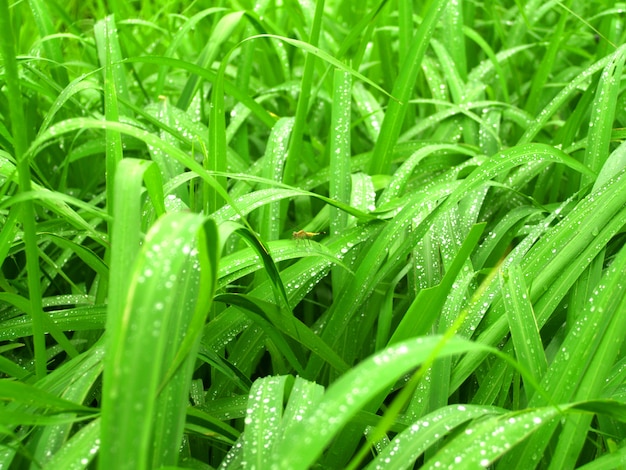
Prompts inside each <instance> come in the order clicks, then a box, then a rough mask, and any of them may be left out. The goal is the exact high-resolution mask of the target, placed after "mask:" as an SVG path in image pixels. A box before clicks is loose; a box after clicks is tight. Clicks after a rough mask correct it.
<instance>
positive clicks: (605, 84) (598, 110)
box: [580, 48, 626, 188]
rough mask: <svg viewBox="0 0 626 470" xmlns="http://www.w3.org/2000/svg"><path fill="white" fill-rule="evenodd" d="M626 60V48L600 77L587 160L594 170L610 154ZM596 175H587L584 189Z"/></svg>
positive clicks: (594, 104) (592, 115)
mask: <svg viewBox="0 0 626 470" xmlns="http://www.w3.org/2000/svg"><path fill="white" fill-rule="evenodd" d="M625 59H626V49H624V48H621V49H619V50H618V51H617V52H616V53H615V55H613V57H612V60H611V61H610V62H609V63H608V64H607V65H606V67H605V68H604V70H603V71H602V74H601V76H600V83H598V88H597V90H596V96H595V99H594V101H593V105H592V107H591V117H590V118H589V119H590V120H589V134H588V136H587V148H586V150H585V157H584V159H583V162H584V163H585V165H586V166H587V167H589V168H590V169H591V170H592V171H594V172H596V173H597V172H598V171H600V169H601V168H602V167H603V166H604V163H605V161H606V158H607V155H608V153H609V144H610V140H611V131H612V130H613V121H614V118H615V104H616V103H617V96H618V93H619V90H620V83H621V78H622V70H623V69H624V60H625ZM594 180H595V178H591V177H589V176H586V177H583V178H582V179H581V181H580V185H581V188H584V187H585V186H587V185H589V184H592V183H593V182H594Z"/></svg>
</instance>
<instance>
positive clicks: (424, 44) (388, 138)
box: [369, 0, 447, 174]
mask: <svg viewBox="0 0 626 470" xmlns="http://www.w3.org/2000/svg"><path fill="white" fill-rule="evenodd" d="M446 6H447V2H445V1H443V0H434V1H433V2H432V3H430V4H429V5H428V9H427V11H426V15H425V16H424V19H423V20H422V23H421V24H420V26H419V28H418V29H417V31H416V33H415V35H414V36H413V39H412V41H411V46H410V47H409V51H408V55H407V56H406V57H404V58H402V65H401V67H400V73H399V75H398V79H397V80H396V82H395V83H394V87H393V91H392V93H391V94H392V95H393V96H394V97H396V98H397V99H398V101H395V100H392V101H390V102H389V106H388V108H387V112H386V113H385V119H384V120H383V123H382V126H381V129H380V136H379V138H378V140H377V141H376V145H375V146H374V153H373V154H372V159H371V161H370V167H369V173H370V174H379V173H387V172H388V171H389V167H390V164H391V155H392V152H393V148H394V146H395V145H396V141H397V139H398V136H399V135H400V131H401V129H402V121H403V119H404V115H405V113H406V107H407V103H408V100H409V99H410V97H411V91H412V90H413V86H414V84H415V80H416V79H417V75H418V72H419V70H420V66H421V62H422V58H423V57H424V54H425V53H426V49H427V48H428V44H429V43H430V38H431V36H432V35H433V32H434V30H435V27H436V26H437V22H438V21H439V18H440V17H441V15H442V14H443V11H444V10H445V9H446Z"/></svg>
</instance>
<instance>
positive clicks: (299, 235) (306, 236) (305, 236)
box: [292, 230, 325, 240]
mask: <svg viewBox="0 0 626 470" xmlns="http://www.w3.org/2000/svg"><path fill="white" fill-rule="evenodd" d="M324 233H325V232H307V231H305V230H298V231H297V232H293V233H292V236H293V239H294V240H310V239H311V238H313V237H316V236H318V235H323V234H324Z"/></svg>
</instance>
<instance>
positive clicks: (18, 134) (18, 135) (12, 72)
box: [0, 0, 47, 379]
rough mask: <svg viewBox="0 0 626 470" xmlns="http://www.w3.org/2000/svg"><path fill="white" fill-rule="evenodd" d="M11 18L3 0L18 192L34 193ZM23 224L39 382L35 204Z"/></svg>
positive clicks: (2, 38)
mask: <svg viewBox="0 0 626 470" xmlns="http://www.w3.org/2000/svg"><path fill="white" fill-rule="evenodd" d="M12 17H13V16H12V15H11V13H10V11H9V2H8V1H6V0H3V1H2V2H1V3H0V31H2V33H0V51H1V53H2V56H3V58H4V74H5V78H4V80H5V83H6V87H7V100H8V104H9V112H10V119H11V128H12V129H11V130H12V136H13V151H14V157H15V160H16V162H17V173H18V178H19V190H20V192H22V193H25V192H28V191H30V189H31V173H30V165H29V160H28V157H27V155H26V148H27V146H28V144H27V142H28V137H27V133H26V129H27V125H26V117H25V114H24V104H23V102H22V91H21V89H20V79H19V75H18V68H17V56H16V50H15V36H14V33H13V25H12V24H11V19H12ZM20 208H21V220H22V224H23V225H24V243H25V245H26V264H27V268H28V269H27V271H28V293H29V297H30V302H31V315H32V317H33V323H32V326H33V337H34V342H35V344H34V349H35V367H36V372H37V377H38V378H40V379H41V378H43V377H44V376H45V375H46V369H47V367H46V340H45V336H44V335H45V330H44V322H45V320H44V317H45V313H44V312H43V307H42V305H41V297H42V292H41V286H40V284H39V275H40V270H39V255H38V253H37V240H36V231H35V230H36V229H35V210H34V206H33V203H32V201H28V200H27V201H25V202H23V203H22V204H21V205H20Z"/></svg>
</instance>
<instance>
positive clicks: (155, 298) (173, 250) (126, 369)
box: [100, 213, 215, 468]
mask: <svg viewBox="0 0 626 470" xmlns="http://www.w3.org/2000/svg"><path fill="white" fill-rule="evenodd" d="M203 224H204V220H203V219H202V218H201V217H199V216H197V215H192V214H185V213H173V214H168V215H166V216H164V217H162V218H161V219H159V221H157V223H156V224H155V225H154V226H153V227H152V229H151V230H150V232H149V233H148V235H147V236H146V240H145V242H144V244H143V246H142V249H141V251H140V253H139V254H138V255H137V258H136V262H135V263H134V266H133V268H132V270H130V271H129V273H130V285H129V289H128V295H127V297H126V303H125V305H123V307H122V309H121V311H119V312H111V313H114V314H115V315H112V316H113V321H116V322H117V324H115V323H113V321H112V322H111V323H112V324H111V327H110V328H109V329H108V334H109V337H108V342H107V357H106V361H105V372H104V391H103V397H104V399H103V405H102V449H101V452H100V463H101V465H102V466H104V467H107V468H113V467H114V468H152V467H153V466H160V465H162V464H171V463H172V462H175V461H176V460H177V455H176V451H175V450H174V449H177V448H178V445H179V442H180V439H181V437H182V423H181V421H180V419H181V415H180V413H179V412H177V410H178V411H179V410H180V408H181V407H183V409H184V408H186V403H187V399H186V394H187V389H188V386H189V382H188V378H189V377H190V374H191V372H192V368H191V367H193V358H194V355H193V354H191V355H190V356H189V358H190V359H191V361H186V365H185V366H184V367H182V368H180V369H177V371H180V373H181V374H183V375H182V377H179V380H175V379H176V377H177V375H176V373H175V374H174V375H173V376H172V377H171V378H172V380H171V381H169V382H168V383H166V384H165V388H163V389H162V388H161V387H162V381H163V380H165V379H167V378H168V376H167V375H166V373H165V372H166V371H167V370H168V368H169V367H170V366H171V364H173V362H174V361H175V359H176V355H177V352H178V350H179V348H180V347H181V345H182V344H183V341H184V339H185V336H186V335H188V334H189V331H188V328H189V326H190V324H191V323H192V322H193V321H192V319H193V318H194V315H195V312H196V308H197V303H198V302H200V303H202V304H203V305H204V306H207V304H206V302H207V300H200V301H198V295H199V289H200V288H201V286H200V282H201V276H200V272H199V260H198V249H197V248H195V245H196V240H197V236H198V235H197V234H198V232H199V230H204V228H203ZM199 249H200V250H203V249H204V248H203V247H202V246H200V247H199ZM212 262H215V260H212ZM202 287H205V286H202ZM175 293H176V294H175ZM179 293H183V294H182V296H181V295H180V294H179ZM207 296H208V299H209V300H208V301H210V299H211V297H212V296H211V293H210V292H207ZM203 298H206V297H205V296H203ZM154 312H158V313H159V317H157V318H156V319H155V317H154ZM206 313H208V312H205V314H206ZM146 331H149V332H150V334H149V335H146V334H143V333H144V332H146ZM185 379H187V380H185ZM170 384H171V386H170ZM159 392H160V393H159ZM168 397H169V398H170V399H169V400H167V398H168ZM164 398H165V399H166V401H165V402H163V401H162V400H163V399H164ZM172 398H175V399H176V402H174V400H173V399H172ZM158 431H160V432H158ZM151 454H152V456H151Z"/></svg>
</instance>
